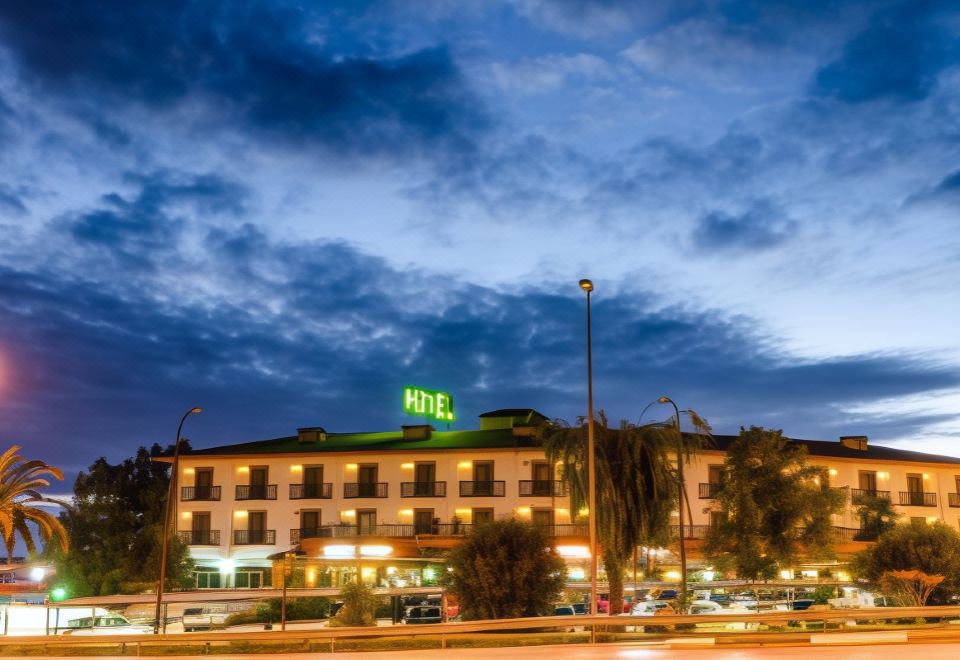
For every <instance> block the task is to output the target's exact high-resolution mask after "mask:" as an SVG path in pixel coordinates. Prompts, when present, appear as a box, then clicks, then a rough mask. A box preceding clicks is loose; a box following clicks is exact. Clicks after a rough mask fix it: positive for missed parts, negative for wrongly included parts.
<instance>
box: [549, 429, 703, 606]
mask: <svg viewBox="0 0 960 660" xmlns="http://www.w3.org/2000/svg"><path fill="white" fill-rule="evenodd" d="M691 418H692V419H693V420H694V424H695V426H696V427H697V430H698V431H699V432H700V433H701V434H706V433H709V426H708V425H707V424H706V422H704V421H703V420H702V419H700V418H699V417H698V416H696V414H695V413H694V414H692V415H691ZM586 433H587V427H586V424H585V423H583V422H582V421H581V423H580V424H579V425H578V426H577V427H570V426H568V425H567V424H565V423H564V422H562V421H555V422H552V423H550V424H549V425H547V426H546V427H545V429H544V431H543V443H544V448H545V449H546V453H547V456H548V457H549V459H550V460H551V461H554V462H555V461H560V462H561V466H562V467H561V478H562V479H563V480H564V481H565V482H566V483H567V484H568V485H569V486H570V493H571V509H572V510H573V511H580V510H581V509H582V508H583V507H584V505H585V503H586V500H587V489H588V483H589V482H588V478H587V474H586V447H587V439H586ZM702 437H703V436H702V435H693V436H689V441H685V443H684V454H685V457H684V460H687V458H688V457H689V455H690V453H691V452H692V451H694V450H695V449H697V448H698V447H700V446H702V444H703V441H702ZM594 442H595V447H596V475H597V512H596V515H597V541H598V543H599V544H600V548H601V549H602V551H603V555H602V556H603V567H604V570H605V571H606V574H607V583H608V585H609V592H610V600H609V602H610V606H609V608H608V612H609V613H610V614H611V615H615V614H619V613H620V612H621V607H620V606H618V603H622V602H623V575H624V570H625V569H626V567H627V565H628V563H629V561H630V557H631V555H632V554H633V550H634V548H635V547H636V546H638V545H650V546H666V545H668V543H669V541H670V530H671V527H672V520H671V515H670V514H671V512H672V511H674V510H675V508H676V500H677V493H678V489H677V473H676V470H675V469H674V467H673V465H674V458H675V456H676V452H677V449H678V447H677V438H676V430H675V429H674V428H673V427H672V426H670V425H665V424H649V425H644V426H637V425H634V424H630V423H629V422H625V421H624V422H621V423H620V428H619V429H611V428H609V425H608V424H607V420H606V417H605V416H604V414H603V413H602V412H601V413H600V415H599V419H598V420H597V423H596V424H595V425H594ZM591 515H592V512H591Z"/></svg>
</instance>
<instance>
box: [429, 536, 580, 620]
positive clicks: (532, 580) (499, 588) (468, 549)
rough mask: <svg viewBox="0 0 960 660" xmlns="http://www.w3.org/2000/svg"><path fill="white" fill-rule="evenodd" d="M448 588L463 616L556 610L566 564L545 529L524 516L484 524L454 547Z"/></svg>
mask: <svg viewBox="0 0 960 660" xmlns="http://www.w3.org/2000/svg"><path fill="white" fill-rule="evenodd" d="M447 566H448V567H449V568H450V569H451V570H450V571H449V572H448V573H447V575H446V577H445V580H444V581H445V583H446V586H447V589H448V591H449V592H450V593H452V594H453V595H454V596H456V597H458V598H459V600H460V615H461V616H462V617H463V618H464V619H504V618H513V617H522V616H541V615H545V614H552V613H553V604H554V603H555V602H556V600H557V597H558V596H559V595H560V593H561V592H562V590H563V587H564V585H565V584H566V577H567V576H566V570H567V566H566V563H564V561H563V559H562V558H561V557H560V556H559V555H558V554H557V552H556V550H554V549H553V547H552V546H551V545H550V539H549V537H548V536H547V534H546V532H545V531H544V530H542V529H540V528H539V527H536V526H534V525H531V524H530V523H527V522H523V521H519V520H498V521H494V522H490V523H485V524H482V525H479V526H478V527H477V528H476V529H474V530H473V532H472V533H471V534H470V535H469V536H467V538H466V540H465V541H464V542H463V543H462V544H461V545H459V546H457V547H456V548H454V549H453V551H452V552H451V553H450V558H449V560H448V562H447Z"/></svg>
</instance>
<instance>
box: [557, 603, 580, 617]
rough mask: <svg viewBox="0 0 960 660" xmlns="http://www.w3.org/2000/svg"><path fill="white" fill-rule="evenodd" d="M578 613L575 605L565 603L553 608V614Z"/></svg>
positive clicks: (568, 614)
mask: <svg viewBox="0 0 960 660" xmlns="http://www.w3.org/2000/svg"><path fill="white" fill-rule="evenodd" d="M576 613H577V612H576V611H575V610H574V609H573V605H567V604H565V603H560V604H558V605H555V606H554V608H553V616H575V615H576Z"/></svg>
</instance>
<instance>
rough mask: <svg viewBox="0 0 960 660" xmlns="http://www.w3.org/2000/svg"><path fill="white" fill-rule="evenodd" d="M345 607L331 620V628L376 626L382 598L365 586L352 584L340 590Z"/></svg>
mask: <svg viewBox="0 0 960 660" xmlns="http://www.w3.org/2000/svg"><path fill="white" fill-rule="evenodd" d="M340 600H342V601H343V607H341V608H340V611H339V612H337V615H336V616H335V617H333V618H332V619H330V623H329V624H328V625H330V626H375V625H377V620H376V615H375V613H376V611H377V606H378V605H379V604H380V598H379V597H378V596H376V595H374V593H373V590H372V589H371V588H370V587H368V586H366V585H365V584H357V583H355V582H351V583H350V584H347V585H344V587H343V588H342V589H341V590H340Z"/></svg>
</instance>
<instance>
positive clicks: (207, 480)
mask: <svg viewBox="0 0 960 660" xmlns="http://www.w3.org/2000/svg"><path fill="white" fill-rule="evenodd" d="M193 485H194V487H195V490H194V495H193V499H195V500H209V499H210V495H211V493H210V488H211V486H213V468H197V471H196V475H195V476H194V481H193ZM217 498H218V499H219V495H218V496H217Z"/></svg>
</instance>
